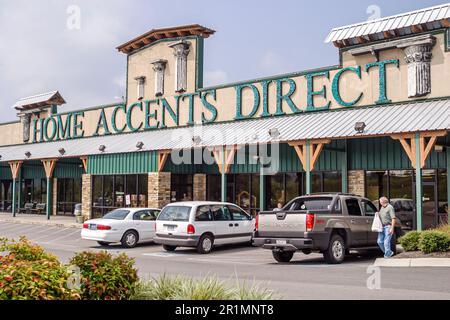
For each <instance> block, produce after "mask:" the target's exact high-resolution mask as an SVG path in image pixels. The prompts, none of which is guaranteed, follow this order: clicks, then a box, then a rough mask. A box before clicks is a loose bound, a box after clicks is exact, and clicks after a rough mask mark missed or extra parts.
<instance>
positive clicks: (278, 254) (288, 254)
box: [272, 250, 294, 262]
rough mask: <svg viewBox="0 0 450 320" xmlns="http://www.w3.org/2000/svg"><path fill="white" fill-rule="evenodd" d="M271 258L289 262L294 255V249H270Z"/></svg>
mask: <svg viewBox="0 0 450 320" xmlns="http://www.w3.org/2000/svg"><path fill="white" fill-rule="evenodd" d="M272 255H273V258H274V259H275V260H276V261H278V262H289V261H291V260H292V257H293V256H294V251H277V250H273V251H272Z"/></svg>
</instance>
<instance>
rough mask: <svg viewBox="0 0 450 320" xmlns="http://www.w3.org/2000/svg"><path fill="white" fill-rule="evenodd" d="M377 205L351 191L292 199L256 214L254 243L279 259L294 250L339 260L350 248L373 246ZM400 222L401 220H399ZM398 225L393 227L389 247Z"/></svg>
mask: <svg viewBox="0 0 450 320" xmlns="http://www.w3.org/2000/svg"><path fill="white" fill-rule="evenodd" d="M376 211H377V208H376V207H375V206H374V205H373V203H372V202H371V201H370V200H369V199H366V198H363V197H359V196H356V195H350V194H340V193H327V194H311V195H306V196H301V197H298V198H295V199H293V200H292V201H290V202H289V203H288V204H286V205H285V206H284V208H283V209H281V210H279V211H262V212H260V213H259V215H258V216H257V231H256V232H255V235H254V238H253V244H254V245H256V246H260V247H263V248H265V249H270V250H272V254H273V257H274V258H275V260H276V261H278V262H289V261H290V260H291V259H292V256H293V255H294V252H296V251H302V252H303V253H304V254H309V253H311V252H313V251H316V252H321V253H323V256H324V258H325V260H326V262H327V263H333V264H334V263H342V261H344V257H345V255H346V254H348V253H349V250H350V249H373V248H376V247H378V245H377V233H376V232H372V231H371V227H372V221H373V217H374V215H375V212H376ZM398 225H399V226H400V223H399V224H398ZM400 235H401V228H400V227H396V228H395V235H394V236H393V237H392V238H393V241H392V249H393V250H394V252H395V242H396V238H397V237H398V236H400Z"/></svg>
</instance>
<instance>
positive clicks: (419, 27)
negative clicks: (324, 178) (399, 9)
mask: <svg viewBox="0 0 450 320" xmlns="http://www.w3.org/2000/svg"><path fill="white" fill-rule="evenodd" d="M449 18H450V3H446V4H442V5H438V6H434V7H429V8H424V9H420V10H416V11H411V12H406V13H402V14H398V15H394V16H390V17H385V18H380V19H375V20H370V21H366V22H362V23H357V24H352V25H347V26H343V27H338V28H334V29H332V30H331V32H330V33H329V34H328V36H327V38H326V40H325V42H334V43H335V44H339V45H342V46H345V45H354V44H358V43H360V42H359V41H356V40H355V39H356V38H361V37H362V38H364V39H365V40H364V41H377V40H382V39H385V38H391V37H393V36H403V35H407V34H411V33H415V32H421V31H429V30H434V29H439V28H443V27H449V26H450V21H449ZM412 29H414V30H412ZM391 32H394V34H392V33H391ZM344 41H346V42H344Z"/></svg>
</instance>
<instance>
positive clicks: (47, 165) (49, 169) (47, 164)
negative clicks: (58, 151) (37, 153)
mask: <svg viewBox="0 0 450 320" xmlns="http://www.w3.org/2000/svg"><path fill="white" fill-rule="evenodd" d="M56 161H57V159H45V160H41V162H42V164H43V165H44V170H45V176H46V177H47V178H51V177H52V176H53V171H54V170H55V166H56Z"/></svg>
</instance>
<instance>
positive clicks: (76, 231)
mask: <svg viewBox="0 0 450 320" xmlns="http://www.w3.org/2000/svg"><path fill="white" fill-rule="evenodd" d="M75 233H80V230H74V231H73V232H70V233H69V234H65V235H63V236H62V237H57V238H54V239H51V240H48V241H60V240H62V239H65V238H68V237H70V236H72V235H74V234H75Z"/></svg>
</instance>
